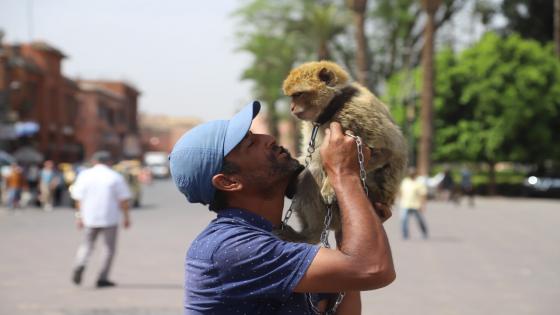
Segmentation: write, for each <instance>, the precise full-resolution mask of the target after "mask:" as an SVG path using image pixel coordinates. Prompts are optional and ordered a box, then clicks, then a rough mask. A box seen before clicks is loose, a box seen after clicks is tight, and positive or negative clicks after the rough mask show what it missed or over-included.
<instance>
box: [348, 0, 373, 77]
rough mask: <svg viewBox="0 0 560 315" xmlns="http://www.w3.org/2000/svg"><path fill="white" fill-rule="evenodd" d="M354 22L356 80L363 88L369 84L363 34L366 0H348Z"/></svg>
mask: <svg viewBox="0 0 560 315" xmlns="http://www.w3.org/2000/svg"><path fill="white" fill-rule="evenodd" d="M347 2H348V6H349V7H350V9H351V10H352V18H353V20H354V28H355V33H354V38H355V39H356V47H357V48H356V66H357V73H356V79H357V80H358V82H359V83H360V84H362V85H363V86H366V87H367V86H368V84H369V64H370V63H369V58H368V55H369V53H368V45H367V39H366V32H365V20H366V8H367V0H348V1H347Z"/></svg>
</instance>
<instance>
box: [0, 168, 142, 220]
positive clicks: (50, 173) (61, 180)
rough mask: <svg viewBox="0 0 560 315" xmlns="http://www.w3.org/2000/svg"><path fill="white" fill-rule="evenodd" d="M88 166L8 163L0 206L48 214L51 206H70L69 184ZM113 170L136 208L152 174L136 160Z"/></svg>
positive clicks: (0, 174)
mask: <svg viewBox="0 0 560 315" xmlns="http://www.w3.org/2000/svg"><path fill="white" fill-rule="evenodd" d="M89 166H90V165H88V164H70V163H59V164H55V163H54V162H53V161H51V160H47V161H45V162H43V163H42V164H29V165H21V164H19V163H17V162H12V163H11V164H10V165H6V166H3V167H1V170H0V205H3V206H6V207H7V208H9V209H18V208H27V207H32V208H33V207H34V208H38V209H43V210H44V211H52V210H53V209H54V208H55V207H73V206H74V202H73V200H72V199H71V197H70V192H71V190H72V185H73V184H74V182H75V181H76V178H77V177H78V175H79V174H80V172H81V171H83V170H84V169H87V168H88V167H89ZM112 167H113V169H114V170H115V171H117V172H119V173H120V174H121V175H122V176H123V177H124V178H125V180H126V182H127V183H128V185H129V188H130V190H131V192H132V194H133V198H132V204H133V206H134V207H139V206H140V203H141V197H142V185H143V184H150V183H151V181H152V174H151V171H150V169H149V168H147V167H144V166H143V165H142V163H141V162H140V161H138V160H123V161H120V162H119V163H117V164H114V165H113V166H112Z"/></svg>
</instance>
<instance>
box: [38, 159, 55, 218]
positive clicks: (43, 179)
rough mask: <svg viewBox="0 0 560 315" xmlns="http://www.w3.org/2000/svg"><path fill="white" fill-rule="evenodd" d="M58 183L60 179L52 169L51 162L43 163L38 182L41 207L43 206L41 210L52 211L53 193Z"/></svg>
mask: <svg viewBox="0 0 560 315" xmlns="http://www.w3.org/2000/svg"><path fill="white" fill-rule="evenodd" d="M59 181H60V178H59V175H58V172H57V170H56V169H55V167H54V163H53V161H51V160H47V161H45V163H44V164H43V169H42V170H41V174H40V180H39V191H40V194H41V205H42V206H43V210H45V211H52V210H53V197H54V191H55V189H56V187H57V186H58V184H59Z"/></svg>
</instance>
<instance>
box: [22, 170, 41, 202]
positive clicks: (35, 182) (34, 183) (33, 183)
mask: <svg viewBox="0 0 560 315" xmlns="http://www.w3.org/2000/svg"><path fill="white" fill-rule="evenodd" d="M40 174H41V170H40V169H39V166H38V165H37V164H31V165H29V166H28V167H27V169H26V171H25V179H26V180H27V187H28V188H29V194H30V199H29V203H31V204H32V205H33V206H38V205H39V198H38V192H39V178H40Z"/></svg>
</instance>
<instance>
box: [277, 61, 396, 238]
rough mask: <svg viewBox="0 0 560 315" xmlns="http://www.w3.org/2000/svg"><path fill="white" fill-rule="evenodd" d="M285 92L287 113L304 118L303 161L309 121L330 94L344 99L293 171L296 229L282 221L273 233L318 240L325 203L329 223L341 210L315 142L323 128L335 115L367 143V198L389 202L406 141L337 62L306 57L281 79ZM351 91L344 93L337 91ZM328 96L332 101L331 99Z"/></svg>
mask: <svg viewBox="0 0 560 315" xmlns="http://www.w3.org/2000/svg"><path fill="white" fill-rule="evenodd" d="M283 90H284V94H286V95H287V96H290V97H291V98H292V104H291V106H290V109H291V111H292V114H294V115H295V116H296V117H298V118H300V119H302V120H304V121H303V125H302V143H301V148H302V150H301V152H302V156H300V162H302V163H303V162H304V159H305V155H306V154H305V153H306V152H307V145H308V142H309V139H310V137H311V130H312V129H313V124H312V123H313V122H315V121H317V119H318V118H319V117H322V118H324V116H321V113H322V112H323V111H324V110H325V108H326V107H327V106H328V105H329V103H331V101H333V99H335V101H340V100H341V97H342V101H343V102H344V103H343V105H342V107H341V108H340V109H339V110H338V111H337V112H335V113H334V116H332V118H331V119H329V120H328V121H326V122H325V123H323V124H322V125H321V127H320V130H319V132H318V134H317V139H316V148H317V150H316V151H315V152H314V153H313V158H312V161H311V163H310V164H309V167H308V168H307V169H306V170H305V171H304V172H302V173H301V174H300V175H299V177H298V183H297V191H296V194H295V196H294V201H293V202H294V204H293V210H294V212H295V213H296V214H297V216H298V217H299V219H300V223H301V232H296V231H295V230H294V229H292V228H290V227H286V228H284V229H283V230H281V231H278V234H279V235H280V237H281V238H283V239H285V240H289V241H294V242H306V243H318V242H319V240H320V235H321V232H322V230H323V224H324V223H323V222H324V217H325V214H326V207H327V203H334V204H333V218H332V220H331V225H330V228H331V229H334V230H335V231H338V230H340V228H341V222H340V213H339V209H338V205H337V204H336V199H335V193H334V190H333V188H332V187H331V185H330V183H329V180H328V178H327V176H326V174H325V172H324V171H323V167H322V162H321V156H320V154H319V150H318V148H319V147H320V146H321V143H322V142H323V137H324V131H325V128H327V127H328V126H329V124H330V122H331V121H337V122H339V123H340V124H341V125H342V128H343V130H345V131H346V130H350V131H352V132H353V134H354V135H357V136H360V137H361V138H362V140H363V143H364V145H367V146H368V147H370V148H371V149H372V157H371V159H370V161H369V164H368V167H367V169H366V172H367V182H366V183H367V186H368V190H369V197H368V198H369V200H370V202H372V203H373V202H381V203H383V204H385V205H388V206H391V205H392V204H393V202H394V200H395V195H396V194H397V191H398V188H399V184H400V181H401V179H402V177H403V175H404V171H405V169H406V163H407V147H406V142H405V140H404V137H403V135H402V133H401V131H400V129H399V127H398V126H397V125H396V124H395V122H394V121H393V119H392V117H391V115H390V113H389V109H388V108H387V106H386V105H385V104H383V103H382V102H381V101H380V100H379V99H378V98H377V97H375V96H374V95H373V94H372V93H371V92H370V91H369V90H368V89H367V88H365V87H364V86H362V85H360V84H358V83H356V82H351V81H350V78H349V75H348V74H347V73H346V72H345V71H344V70H343V69H342V68H341V67H339V66H338V65H337V64H335V63H332V62H328V61H319V62H309V63H306V64H303V65H301V66H299V67H297V68H295V69H293V70H292V71H291V72H290V74H289V75H288V77H287V78H286V79H285V81H284V85H283ZM348 91H350V92H351V93H350V94H348V95H349V96H347V97H346V98H344V95H342V96H341V93H347V92H348ZM335 101H333V102H335Z"/></svg>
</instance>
